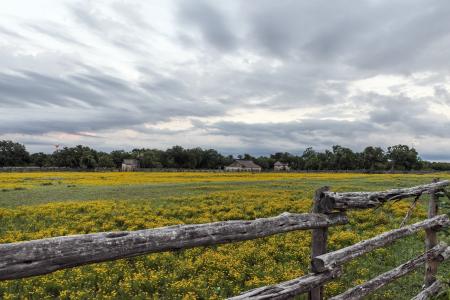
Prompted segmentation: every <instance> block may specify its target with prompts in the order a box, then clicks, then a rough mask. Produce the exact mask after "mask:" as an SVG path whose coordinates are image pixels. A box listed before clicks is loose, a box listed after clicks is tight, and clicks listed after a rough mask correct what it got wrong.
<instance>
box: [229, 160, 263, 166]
mask: <svg viewBox="0 0 450 300" xmlns="http://www.w3.org/2000/svg"><path fill="white" fill-rule="evenodd" d="M229 167H241V168H261V167H260V166H258V165H257V164H255V163H254V162H253V161H251V160H243V159H238V160H235V161H234V162H233V163H232V164H231V165H229Z"/></svg>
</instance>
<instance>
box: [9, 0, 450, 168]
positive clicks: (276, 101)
mask: <svg viewBox="0 0 450 300" xmlns="http://www.w3.org/2000/svg"><path fill="white" fill-rule="evenodd" d="M21 1H22V0H20V1H17V3H15V4H11V3H10V4H0V16H2V11H4V13H3V14H4V16H3V17H1V18H0V67H1V71H0V113H1V114H2V116H3V117H2V119H1V120H0V138H13V139H16V140H18V141H21V142H24V143H26V144H27V145H28V146H29V147H30V149H31V150H36V151H37V150H43V151H51V150H52V148H51V147H50V146H48V145H52V144H54V143H61V144H67V145H72V144H75V143H86V144H89V145H90V146H93V147H97V148H100V149H114V148H116V147H124V146H125V147H130V148H131V147H133V146H146V147H165V146H167V145H175V144H180V143H181V144H183V146H186V147H190V146H208V147H214V148H217V149H219V150H223V151H226V152H228V153H238V152H242V151H247V152H252V153H261V154H263V153H266V152H270V151H293V152H301V151H302V150H303V149H305V148H306V147H309V146H314V147H317V148H326V147H330V146H331V145H333V144H337V143H339V144H342V145H344V146H347V147H351V148H354V149H355V150H359V149H360V148H361V147H364V146H365V145H369V144H374V145H380V146H387V145H392V144H397V143H407V144H410V145H411V144H412V145H413V146H415V147H416V148H417V149H418V150H419V151H420V152H421V154H422V155H423V156H424V158H427V157H429V158H430V159H447V160H450V155H449V154H447V153H448V148H449V147H450V132H449V130H448V128H450V71H449V70H450V60H449V59H448V57H449V54H450V53H449V52H450V50H449V49H450V30H449V29H450V18H448V15H449V13H450V2H446V1H437V0H436V1H434V0H432V1H426V2H424V1H418V0H408V1H406V0H403V1H395V2H392V1H369V0H367V1H351V2H350V1H343V0H342V1H333V2H329V1H322V0H320V1H287V0H286V1H266V0H261V1H257V2H249V1H235V0H233V1H220V2H219V1H206V0H203V1H200V0H198V1H197V0H188V1H168V2H165V3H164V4H160V2H157V1H149V2H146V3H142V2H138V1H130V2H129V3H128V2H127V3H124V2H121V1H95V2H93V1H92V2H88V1H64V2H63V1H61V2H59V3H58V4H57V5H55V11H49V12H48V13H47V15H46V16H45V17H43V16H40V15H39V13H38V12H37V11H36V13H34V14H33V7H29V10H30V11H27V13H26V14H25V13H24V12H23V3H22V5H21ZM2 6H4V7H3V9H2ZM275 116H276V117H275ZM64 134H70V135H74V136H76V138H74V139H67V140H64V137H65V135H64ZM94 136H95V137H96V138H93V137H94ZM61 139H62V140H61ZM280 148H282V149H280Z"/></svg>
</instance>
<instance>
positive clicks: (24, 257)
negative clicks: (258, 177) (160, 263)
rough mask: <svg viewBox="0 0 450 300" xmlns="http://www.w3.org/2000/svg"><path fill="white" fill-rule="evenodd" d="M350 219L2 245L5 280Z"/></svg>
mask: <svg viewBox="0 0 450 300" xmlns="http://www.w3.org/2000/svg"><path fill="white" fill-rule="evenodd" d="M347 222H348V220H347V217H346V216H345V215H342V214H331V215H323V214H314V213H306V214H292V213H283V214H281V215H279V216H277V217H272V218H262V219H256V220H251V221H224V222H215V223H209V224H195V225H176V226H169V227H163V228H156V229H147V230H138V231H122V232H101V233H92V234H82V235H72V236H63V237H55V238H48V239H42V240H34V241H27V242H18V243H10V244H0V280H4V279H17V278H23V277H28V276H35V275H42V274H47V273H51V272H54V271H56V270H60V269H66V268H71V267H75V266H81V265H84V264H91V263H96V262H102V261H107V260H115V259H120V258H126V257H132V256H136V255H142V254H146V253H154V252H163V251H172V250H180V249H187V248H193V247H199V246H210V245H216V244H224V243H231V242H237V241H244V240H251V239H256V238H261V237H265V236H270V235H274V234H277V233H283V232H289V231H294V230H305V229H313V228H320V227H327V226H333V225H341V224H346V223H347Z"/></svg>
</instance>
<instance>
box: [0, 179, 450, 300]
mask: <svg viewBox="0 0 450 300" xmlns="http://www.w3.org/2000/svg"><path fill="white" fill-rule="evenodd" d="M434 177H440V178H441V179H450V174H444V173H441V174H427V175H413V174H395V175H394V174H382V175H381V174H372V175H368V174H336V173H310V174H308V173H261V174H250V173H206V172H205V173H202V172H192V173H190V172H183V173H175V172H174V173H169V172H160V173H153V172H148V173H139V172H133V173H119V172H105V173H101V172H89V173H88V172H54V173H51V172H46V173H0V243H10V242H16V241H25V240H31V239H40V238H46V237H53V236H60V235H69V234H77V233H92V232H101V231H114V230H138V229H145V228H155V227H161V226H168V225H174V224H193V223H206V222H213V221H221V220H233V219H254V218H259V217H268V216H274V215H277V214H280V213H282V212H284V211H289V212H297V213H301V212H308V211H310V209H311V205H312V199H313V194H314V191H315V190H316V189H317V188H319V187H321V186H324V185H328V186H331V189H332V190H334V191H360V190H367V191H369V190H384V189H390V188H396V187H408V186H413V185H418V184H424V183H429V182H431V180H432V178H434ZM410 201H411V200H404V201H398V202H395V203H389V204H387V205H385V206H383V207H381V208H378V209H376V210H373V209H370V210H361V211H351V212H349V214H348V215H349V219H350V223H349V224H347V225H343V226H337V227H334V228H332V229H331V230H330V237H329V243H328V245H329V250H335V249H339V248H342V247H345V246H348V245H351V244H353V243H355V242H358V241H360V240H363V239H367V238H369V237H372V236H375V235H377V234H380V233H382V232H385V231H388V230H390V229H394V228H398V227H399V224H400V223H401V221H402V219H403V217H404V215H405V214H406V212H407V210H408V208H409V205H410ZM426 202H427V197H426V196H424V197H423V198H422V199H421V201H420V203H419V205H418V207H417V208H416V210H415V211H414V213H413V215H412V218H411V219H410V220H409V223H413V222H417V221H419V220H421V219H423V218H425V217H426ZM423 238H424V234H423V232H422V233H420V234H418V235H415V236H412V237H410V238H407V239H403V240H400V241H397V242H395V243H394V244H393V245H391V246H389V247H386V248H383V249H378V250H376V251H374V252H372V253H370V254H368V255H365V256H363V257H361V258H359V259H356V260H354V261H352V262H350V263H348V264H346V265H345V268H344V275H343V276H342V277H341V278H340V279H338V280H336V281H333V282H330V283H328V284H327V285H326V293H327V295H328V296H329V295H335V294H338V293H340V292H343V291H344V290H346V289H347V288H349V287H351V286H354V285H356V284H360V283H362V282H364V281H365V280H367V279H370V278H372V277H374V276H375V275H377V274H380V273H382V272H384V271H387V270H389V269H392V268H393V267H395V266H397V265H399V264H401V263H403V262H405V261H407V260H409V259H411V258H412V257H414V256H415V255H418V254H420V253H421V252H423V250H424V242H423ZM440 239H441V240H447V241H449V242H450V240H449V239H448V237H447V236H446V234H445V233H444V232H442V233H440ZM310 241H311V233H310V232H309V231H298V232H291V233H286V234H279V235H275V236H271V237H267V238H262V239H258V240H253V241H245V242H239V243H234V244H227V245H220V246H214V247H201V248H194V249H190V250H185V251H177V252H167V253H157V254H151V255H144V256H139V257H135V258H130V259H123V260H118V261H113V262H106V263H99V264H93V265H88V266H83V267H77V268H73V269H68V270H61V271H57V272H55V273H52V274H49V275H44V276H37V277H32V278H27V279H21V280H10V281H3V282H0V299H55V298H58V299H92V298H94V297H95V298H96V299H222V298H225V297H229V296H232V295H236V294H238V293H240V292H242V291H245V290H249V289H252V288H255V287H259V286H262V285H267V284H273V283H277V282H281V281H285V280H289V279H292V278H295V277H298V276H301V275H303V274H305V273H306V272H308V268H309V261H310V258H309V255H310V248H309V247H310ZM422 269H423V268H421V269H420V270H419V271H417V272H414V273H412V274H410V275H408V276H406V277H404V278H402V279H400V280H398V281H396V282H395V283H392V284H390V285H388V286H387V287H385V288H383V289H381V290H380V291H379V292H377V293H376V294H373V295H372V296H371V298H372V299H409V298H411V297H412V296H413V295H415V294H416V293H417V292H418V291H419V290H420V289H421V286H422V282H423V270H422ZM439 276H441V277H445V278H449V277H450V265H449V263H445V264H444V265H442V267H440V274H439ZM302 297H303V296H302ZM302 297H301V298H302Z"/></svg>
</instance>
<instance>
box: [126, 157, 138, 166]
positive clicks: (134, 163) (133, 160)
mask: <svg viewBox="0 0 450 300" xmlns="http://www.w3.org/2000/svg"><path fill="white" fill-rule="evenodd" d="M123 164H125V165H137V164H138V160H137V159H129V158H127V159H124V160H123Z"/></svg>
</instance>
